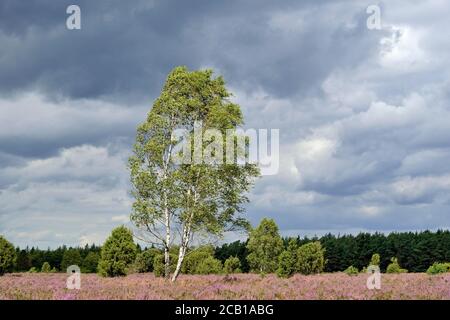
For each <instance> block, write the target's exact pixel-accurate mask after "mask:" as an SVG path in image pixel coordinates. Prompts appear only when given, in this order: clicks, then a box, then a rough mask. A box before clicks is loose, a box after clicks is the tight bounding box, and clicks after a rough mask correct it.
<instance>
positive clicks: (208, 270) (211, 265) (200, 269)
mask: <svg viewBox="0 0 450 320" xmlns="http://www.w3.org/2000/svg"><path fill="white" fill-rule="evenodd" d="M222 270H223V266H222V262H220V260H218V259H216V258H214V257H212V256H210V257H207V258H206V259H204V260H202V261H201V262H200V263H199V264H198V266H197V269H196V272H195V273H196V274H220V273H222Z"/></svg>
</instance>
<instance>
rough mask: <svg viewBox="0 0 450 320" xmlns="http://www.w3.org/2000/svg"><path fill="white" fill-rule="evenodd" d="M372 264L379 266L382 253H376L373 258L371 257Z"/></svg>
mask: <svg viewBox="0 0 450 320" xmlns="http://www.w3.org/2000/svg"><path fill="white" fill-rule="evenodd" d="M369 265H370V266H379V265H380V255H379V254H378V253H374V254H373V255H372V258H371V259H370V264H369Z"/></svg>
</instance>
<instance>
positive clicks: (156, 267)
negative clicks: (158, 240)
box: [153, 253, 178, 277]
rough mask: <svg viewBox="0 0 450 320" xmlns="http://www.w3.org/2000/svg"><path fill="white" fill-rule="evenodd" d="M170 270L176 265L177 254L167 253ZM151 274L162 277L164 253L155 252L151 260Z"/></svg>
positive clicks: (173, 269) (172, 270)
mask: <svg viewBox="0 0 450 320" xmlns="http://www.w3.org/2000/svg"><path fill="white" fill-rule="evenodd" d="M169 256H170V272H171V273H172V272H174V271H175V268H176V266H177V261H178V256H177V255H176V254H175V253H169ZM153 274H154V275H155V276H156V277H164V254H162V253H160V254H157V255H156V256H155V258H154V260H153Z"/></svg>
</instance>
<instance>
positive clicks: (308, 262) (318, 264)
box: [296, 241, 326, 274]
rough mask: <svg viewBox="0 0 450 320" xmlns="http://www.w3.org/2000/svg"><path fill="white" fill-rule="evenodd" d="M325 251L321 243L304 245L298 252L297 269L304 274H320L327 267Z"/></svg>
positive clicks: (315, 242)
mask: <svg viewBox="0 0 450 320" xmlns="http://www.w3.org/2000/svg"><path fill="white" fill-rule="evenodd" d="M325 263H326V260H325V249H323V248H322V245H321V244H320V242H319V241H314V242H310V243H307V244H304V245H302V246H301V247H300V248H298V250H297V264H296V269H297V271H298V272H300V273H302V274H314V273H320V272H322V271H323V270H324V267H325Z"/></svg>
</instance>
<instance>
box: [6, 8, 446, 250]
mask: <svg viewBox="0 0 450 320" xmlns="http://www.w3.org/2000/svg"><path fill="white" fill-rule="evenodd" d="M71 4H77V5H78V6H79V7H80V8H81V29H80V30H68V29H67V27H66V19H67V18H68V16H69V15H68V14H67V13H66V8H67V7H68V6H69V5H71ZM370 5H377V6H379V8H380V18H381V28H380V29H373V28H372V29H369V28H368V27H367V19H368V18H369V17H370V16H371V14H370V13H367V12H366V9H367V7H368V6H370ZM449 17H450V5H449V4H448V1H445V0H432V1H415V0H409V1H403V0H399V1H395V2H394V1H384V2H375V1H373V2H371V1H320V2H319V1H298V0H295V1H294V0H292V1H290V0H286V1H282V2H280V1H268V0H248V1H233V0H229V1H207V0H203V1H199V0H193V1H170V0H165V1H163V0H160V1H159V0H155V1H140V0H131V1H119V0H109V1H106V0H98V1H87V0H86V1H76V0H71V1H66V0H62V1H52V0H38V1H34V0H30V1H16V0H2V1H0V234H2V235H4V236H5V237H6V238H7V239H8V240H10V241H11V242H13V243H14V244H15V245H19V246H22V247H24V246H26V245H29V246H39V247H44V248H45V247H48V246H49V247H56V246H58V245H62V244H67V245H72V246H76V245H85V244H87V243H96V244H101V243H102V242H103V241H104V240H105V238H106V237H107V235H108V234H109V233H110V231H111V229H112V228H114V227H115V226H118V225H121V224H129V220H128V218H129V214H130V212H131V204H132V202H133V199H132V198H131V196H130V194H129V191H130V184H129V172H128V170H127V167H126V163H127V159H128V157H129V156H130V154H131V149H132V144H133V140H134V137H135V132H136V127H137V125H138V124H139V123H141V122H142V121H144V119H145V116H146V114H147V112H148V111H149V110H150V108H151V106H152V103H153V101H154V100H155V99H156V98H157V97H158V95H159V93H160V91H161V88H162V86H163V84H164V81H165V79H166V77H167V74H168V73H169V72H170V71H171V70H172V69H173V68H174V67H176V66H179V65H185V66H187V67H188V68H189V69H190V70H196V69H205V68H211V69H213V70H214V72H215V74H216V75H222V76H223V77H224V79H225V81H226V84H227V87H228V89H229V90H230V91H231V92H232V93H233V98H232V99H233V101H234V102H236V103H239V104H240V106H241V108H242V110H243V113H244V118H245V122H246V124H245V127H246V128H266V129H279V130H280V170H279V173H278V174H276V175H273V176H263V177H262V178H261V179H258V181H257V182H256V185H255V187H254V189H253V190H252V192H251V194H250V200H251V202H250V203H249V204H248V205H247V206H246V208H247V210H246V211H247V213H246V216H247V218H248V219H249V220H250V221H251V222H252V224H254V225H255V224H257V223H258V222H259V221H260V219H262V218H263V217H271V218H274V219H275V220H276V222H277V223H278V225H279V227H280V231H281V233H282V234H283V235H297V234H299V235H301V236H304V235H314V234H317V235H320V234H323V233H326V232H332V233H335V234H338V233H340V234H343V233H356V232H359V231H368V232H374V231H380V232H390V231H407V230H424V229H432V230H434V229H438V228H443V229H445V228H449V227H450V220H449V219H450V161H449V159H450V86H449V84H450V60H449V58H450V42H449V41H448V39H449V37H448V30H450V19H449ZM229 237H230V239H231V238H232V237H233V235H231V236H230V235H229Z"/></svg>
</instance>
